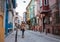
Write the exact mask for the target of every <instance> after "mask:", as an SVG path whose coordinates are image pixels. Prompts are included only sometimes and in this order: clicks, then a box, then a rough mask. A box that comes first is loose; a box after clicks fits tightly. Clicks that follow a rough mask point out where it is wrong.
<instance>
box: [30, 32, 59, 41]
mask: <svg viewBox="0 0 60 42" xmlns="http://www.w3.org/2000/svg"><path fill="white" fill-rule="evenodd" d="M30 32H31V33H35V35H41V36H43V37H47V38H49V39H53V40H57V41H59V42H60V36H57V35H53V34H47V35H46V34H45V33H40V32H38V31H36V32H35V31H30Z"/></svg>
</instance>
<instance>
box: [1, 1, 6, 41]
mask: <svg viewBox="0 0 60 42" xmlns="http://www.w3.org/2000/svg"><path fill="white" fill-rule="evenodd" d="M4 2H5V1H4V0H0V42H4V32H5V31H4Z"/></svg>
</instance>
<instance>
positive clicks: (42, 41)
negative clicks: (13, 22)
mask: <svg viewBox="0 0 60 42" xmlns="http://www.w3.org/2000/svg"><path fill="white" fill-rule="evenodd" d="M21 34H22V33H21V31H19V32H18V35H17V42H60V41H59V40H58V39H54V38H49V37H48V36H45V35H44V34H39V32H34V31H29V30H27V31H25V37H24V38H22V36H21ZM5 42H15V31H14V32H13V33H12V34H10V35H9V36H7V37H6V38H5Z"/></svg>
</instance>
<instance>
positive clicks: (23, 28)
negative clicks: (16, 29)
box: [21, 22, 25, 38]
mask: <svg viewBox="0 0 60 42" xmlns="http://www.w3.org/2000/svg"><path fill="white" fill-rule="evenodd" d="M21 31H22V38H24V31H25V23H24V22H22V24H21Z"/></svg>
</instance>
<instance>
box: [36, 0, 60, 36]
mask: <svg viewBox="0 0 60 42" xmlns="http://www.w3.org/2000/svg"><path fill="white" fill-rule="evenodd" d="M36 2H37V16H38V17H39V21H40V20H41V22H39V24H40V23H42V24H41V28H40V31H43V32H44V31H45V32H46V33H51V34H59V35H60V33H59V32H60V12H59V11H60V3H59V2H60V0H36ZM39 26H40V25H39Z"/></svg>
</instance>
